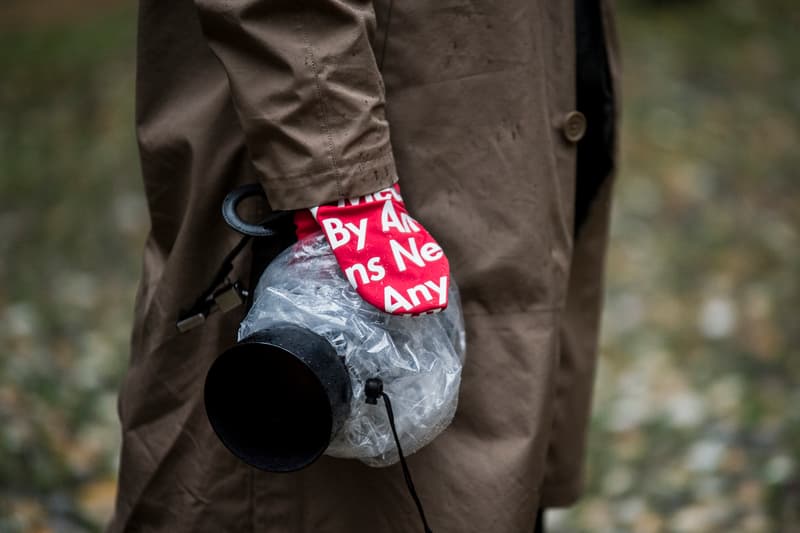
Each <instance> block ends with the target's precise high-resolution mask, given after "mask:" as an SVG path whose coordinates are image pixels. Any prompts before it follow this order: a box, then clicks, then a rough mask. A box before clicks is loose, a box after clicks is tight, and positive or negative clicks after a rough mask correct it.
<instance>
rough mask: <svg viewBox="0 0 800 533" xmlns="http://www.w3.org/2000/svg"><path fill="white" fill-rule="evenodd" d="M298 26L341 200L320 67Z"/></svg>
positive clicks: (339, 180) (338, 175) (340, 195)
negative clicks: (304, 45)
mask: <svg viewBox="0 0 800 533" xmlns="http://www.w3.org/2000/svg"><path fill="white" fill-rule="evenodd" d="M298 26H299V27H300V32H301V34H302V36H303V42H305V44H306V65H307V66H308V67H309V68H310V69H311V73H312V74H313V76H314V92H315V94H316V96H317V100H318V101H319V112H318V113H317V119H318V120H319V126H320V129H321V130H322V132H323V134H324V135H325V138H326V139H327V141H328V142H327V147H326V148H327V152H328V157H330V160H331V166H332V167H333V173H334V179H335V180H336V192H337V195H338V196H339V198H341V197H342V182H341V179H342V178H341V172H340V170H339V166H338V163H337V161H336V154H335V151H334V143H333V135H332V134H331V130H330V126H329V125H328V117H327V109H326V108H327V106H326V105H325V98H324V97H323V95H322V84H321V82H320V76H319V66H318V63H317V60H316V58H315V57H314V49H313V47H312V46H311V39H309V37H308V32H307V31H306V28H305V26H303V24H302V23H299V24H298Z"/></svg>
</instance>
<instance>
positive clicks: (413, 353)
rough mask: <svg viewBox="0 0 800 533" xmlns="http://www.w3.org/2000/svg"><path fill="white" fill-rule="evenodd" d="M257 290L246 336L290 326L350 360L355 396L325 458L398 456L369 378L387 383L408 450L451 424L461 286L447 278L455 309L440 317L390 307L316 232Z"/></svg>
mask: <svg viewBox="0 0 800 533" xmlns="http://www.w3.org/2000/svg"><path fill="white" fill-rule="evenodd" d="M254 296H255V297H254V303H253V307H252V308H251V309H250V312H249V313H248V314H247V316H246V317H245V319H244V320H243V321H242V324H241V327H240V329H239V340H241V339H243V338H245V337H247V336H249V335H250V334H252V333H254V332H255V331H258V330H262V329H267V328H270V326H271V325H277V324H281V323H287V322H288V323H292V324H296V325H300V326H303V327H306V328H308V329H309V330H311V331H313V332H314V333H317V334H318V335H321V336H323V337H325V338H326V339H327V340H328V342H330V343H331V344H332V345H333V347H334V348H335V349H336V352H337V353H338V355H340V356H341V357H343V358H344V361H345V365H346V367H347V370H348V373H349V374H350V381H351V385H352V389H353V400H352V402H351V406H350V415H349V417H348V418H347V420H346V422H345V423H344V426H343V427H342V428H341V430H340V431H339V432H338V433H337V434H336V435H335V436H334V437H333V439H332V440H331V443H330V446H329V447H328V449H327V450H326V452H325V453H326V454H327V455H331V456H334V457H347V458H356V459H360V460H361V461H363V462H364V463H366V464H368V465H370V466H387V465H390V464H393V463H395V462H397V461H398V460H399V456H398V453H397V448H396V446H395V443H394V439H393V436H392V433H391V428H390V426H389V421H388V418H387V415H386V411H385V410H384V409H383V406H382V405H381V404H379V405H369V404H367V403H366V402H365V397H364V384H365V382H366V380H367V379H369V378H380V379H381V380H382V381H383V384H384V391H385V392H386V393H387V394H388V395H389V397H390V398H391V401H392V406H393V409H394V414H395V422H396V424H397V431H398V434H399V437H400V443H401V445H402V447H403V452H404V453H405V454H411V453H414V452H416V451H417V450H419V449H420V448H422V447H423V446H425V445H426V444H428V443H429V442H431V441H432V440H433V439H434V438H435V437H436V436H437V435H439V433H441V432H442V431H443V430H444V429H445V428H446V427H447V426H448V425H449V424H450V422H451V421H452V419H453V415H454V414H455V411H456V405H457V402H458V389H459V385H460V383H461V368H462V366H463V362H464V353H465V343H466V339H465V333H464V323H463V318H462V315H461V305H460V300H459V297H458V289H457V288H456V286H455V283H453V282H451V284H450V293H449V305H448V307H447V309H445V310H444V311H442V312H440V313H435V314H432V315H424V316H419V317H403V316H397V315H389V314H386V313H383V312H381V311H379V310H378V309H376V308H375V307H373V306H371V305H370V304H368V303H366V302H364V300H362V299H361V297H360V296H358V294H357V293H356V291H355V290H354V289H353V288H352V287H351V286H350V284H349V283H348V282H347V280H346V279H345V277H344V276H343V274H342V272H341V270H340V268H339V265H338V264H337V262H336V258H335V257H334V255H333V252H332V251H331V249H330V246H329V245H328V243H327V241H326V240H325V237H324V236H323V235H322V234H321V233H319V234H316V235H313V236H310V237H307V238H305V239H303V240H301V241H299V242H297V243H295V244H294V245H292V246H290V247H289V248H287V249H286V250H284V251H283V252H282V253H281V254H280V255H278V257H277V258H275V260H273V261H272V263H270V265H269V266H268V267H267V269H266V270H265V271H264V273H263V274H262V276H261V280H260V281H259V283H258V286H257V287H256V292H255V295H254Z"/></svg>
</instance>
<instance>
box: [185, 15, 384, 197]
mask: <svg viewBox="0 0 800 533" xmlns="http://www.w3.org/2000/svg"><path fill="white" fill-rule="evenodd" d="M195 5H196V6H197V9H198V13H199V16H200V22H201V25H202V27H203V32H204V34H205V36H206V38H207V39H208V42H209V45H210V46H211V49H212V50H213V52H214V53H215V54H216V56H217V57H218V58H219V59H220V61H221V62H222V65H223V67H224V69H225V71H226V72H227V75H228V80H229V84H230V87H231V93H232V98H233V104H234V106H235V108H236V111H237V113H238V116H239V120H240V122H241V124H242V128H243V130H244V133H245V137H246V142H247V146H248V149H249V151H250V155H251V157H252V161H253V164H254V166H255V169H256V171H257V173H258V176H259V180H260V181H261V184H262V185H263V187H264V189H265V191H266V193H267V197H268V198H269V202H270V205H271V206H272V208H273V209H299V208H303V207H310V206H313V205H319V204H322V203H326V202H331V201H334V200H337V199H339V198H347V197H354V196H361V195H364V194H367V193H370V192H375V191H377V190H380V189H383V188H385V187H388V186H389V185H391V184H392V183H394V181H396V179H397V178H396V171H395V167H394V159H393V157H392V150H391V144H390V140H389V125H388V123H387V121H386V117H385V109H384V104H385V96H384V88H383V80H382V78H381V74H380V72H379V69H378V64H377V61H376V59H375V53H374V51H373V48H372V44H371V40H372V39H371V37H373V36H374V32H375V13H374V10H373V7H372V2H371V0H195Z"/></svg>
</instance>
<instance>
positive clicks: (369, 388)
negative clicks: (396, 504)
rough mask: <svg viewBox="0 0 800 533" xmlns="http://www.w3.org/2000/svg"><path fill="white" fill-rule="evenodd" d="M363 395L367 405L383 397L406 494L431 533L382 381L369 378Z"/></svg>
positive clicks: (426, 532) (427, 531)
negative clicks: (409, 496) (406, 490)
mask: <svg viewBox="0 0 800 533" xmlns="http://www.w3.org/2000/svg"><path fill="white" fill-rule="evenodd" d="M364 395H365V396H366V397H367V403H369V404H372V405H375V404H376V403H378V396H381V397H383V403H384V405H385V406H386V415H387V416H388V417H389V426H390V427H391V428H392V435H393V436H394V443H395V445H397V453H398V454H399V455H400V466H401V467H402V468H403V477H404V478H405V480H406V486H407V487H408V492H409V493H410V494H411V498H412V499H413V500H414V504H415V505H416V506H417V511H419V517H420V518H421V519H422V526H423V527H424V528H425V533H433V530H431V527H430V526H429V525H428V520H427V519H426V518H425V510H424V509H423V508H422V500H420V499H419V495H418V494H417V489H416V488H414V481H413V480H412V479H411V470H409V468H408V463H406V457H405V455H404V454H403V447H402V446H401V445H400V437H398V435H397V426H395V423H394V411H393V410H392V401H391V400H390V399H389V395H388V394H386V393H385V392H383V381H381V380H380V379H378V378H370V379H368V380H367V382H366V384H365V387H364Z"/></svg>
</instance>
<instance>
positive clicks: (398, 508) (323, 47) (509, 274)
mask: <svg viewBox="0 0 800 533" xmlns="http://www.w3.org/2000/svg"><path fill="white" fill-rule="evenodd" d="M615 50H616V46H615V43H614V30H613V21H612V16H611V8H610V6H609V4H608V3H607V1H606V0H577V1H575V0H573V1H560V2H554V1H552V0H506V1H503V2H496V1H490V0H475V1H471V2H461V1H455V2H433V1H423V0H409V1H405V2H393V0H374V1H372V2H369V1H365V0H317V1H313V2H312V1H306V0H293V1H291V2H290V1H278V0H194V1H189V0H175V1H171V2H164V1H160V0H140V4H139V40H138V76H137V99H136V122H137V136H138V142H139V148H140V154H141V165H142V172H143V175H144V182H145V191H146V195H147V200H148V207H149V213H150V217H151V224H152V229H151V232H150V234H149V236H148V238H147V242H146V245H145V249H144V260H143V272H142V279H141V284H140V288H139V292H138V294H137V300H136V313H135V324H134V333H133V339H132V354H131V359H130V365H129V369H128V371H127V374H126V377H125V379H124V382H123V385H122V388H121V391H120V396H119V415H120V420H121V425H122V435H123V439H122V452H121V461H120V471H119V491H118V496H117V501H116V509H115V513H114V516H113V519H112V521H111V523H110V525H109V527H108V531H109V532H112V533H118V532H134V531H135V532H141V531H168V532H170V533H182V532H192V533H203V532H214V533H219V532H221V531H230V532H249V531H258V532H260V533H278V532H291V533H303V532H312V531H313V532H332V533H336V532H347V533H354V532H361V531H364V532H366V531H379V532H381V533H392V532H397V533H399V532H404V533H405V532H409V531H415V530H419V524H418V516H417V514H416V510H415V508H414V503H413V502H412V500H411V499H410V498H409V496H408V494H407V492H406V487H405V484H404V481H403V478H402V475H401V474H400V473H399V470H398V467H396V466H392V467H388V468H382V469H376V468H370V467H367V466H365V465H363V464H361V463H358V462H356V461H348V460H338V459H333V458H329V457H323V458H322V459H320V460H319V461H317V462H316V463H315V464H314V465H312V466H311V467H309V468H307V469H305V470H302V471H300V472H297V473H293V474H285V475H280V474H269V473H264V472H261V471H258V470H254V469H252V468H250V467H249V466H247V465H245V464H244V463H242V462H241V461H239V460H237V459H236V458H235V457H234V456H233V455H232V454H230V453H229V452H228V451H227V450H226V449H225V448H224V446H223V445H222V444H221V443H220V442H219V441H218V439H217V438H216V437H215V436H214V434H213V432H212V430H211V428H210V426H209V423H208V420H207V418H206V413H205V411H204V407H203V399H202V391H203V380H204V377H205V373H206V371H207V370H208V368H209V366H210V365H211V363H212V361H213V360H214V358H215V356H216V355H217V354H219V353H220V352H221V351H222V350H223V349H224V348H225V347H227V346H229V345H231V344H232V343H233V342H234V341H235V335H236V330H237V325H238V322H239V321H240V320H241V318H242V316H243V311H244V310H243V308H242V307H240V308H238V309H236V310H233V311H228V312H225V313H222V312H220V313H215V314H212V315H209V316H208V318H207V319H206V320H205V323H204V324H203V325H202V327H197V328H194V329H191V330H189V331H185V332H181V331H179V330H178V329H177V328H176V320H177V318H178V317H179V316H180V313H181V311H182V310H183V309H186V308H187V307H188V306H190V305H191V304H192V300H193V299H194V298H195V297H196V296H197V293H198V291H199V290H202V288H203V287H205V286H206V285H207V284H208V283H209V281H210V280H211V279H212V278H213V276H214V274H215V270H216V268H217V267H218V265H219V260H220V258H222V257H224V256H225V254H226V253H227V252H228V251H229V250H230V249H231V247H232V246H233V245H234V244H235V243H236V242H237V239H238V237H237V234H236V233H235V232H233V231H231V230H230V228H229V227H228V226H227V225H226V224H225V222H224V221H223V219H222V217H221V216H220V205H221V203H222V200H223V198H224V197H225V196H226V194H227V193H228V192H229V191H231V190H232V189H234V188H236V187H239V186H242V185H245V184H248V183H254V182H257V183H259V184H260V185H261V186H262V187H263V190H264V192H265V193H266V197H267V199H268V202H269V207H270V208H271V209H273V210H297V211H302V210H306V209H308V208H313V207H315V206H321V205H326V204H330V203H331V202H336V201H338V200H342V199H347V198H351V199H352V198H356V197H360V196H363V195H367V194H370V193H374V192H376V191H379V190H383V189H386V188H387V187H390V186H391V185H392V184H394V183H395V182H396V181H398V180H399V184H400V186H401V188H402V194H403V198H404V200H405V203H406V205H407V207H408V211H409V212H410V213H411V215H413V217H414V219H415V220H416V221H418V222H419V223H420V224H421V225H423V226H424V228H425V229H426V230H428V231H429V232H430V234H431V235H432V236H433V237H434V238H435V239H436V242H438V243H439V244H440V245H441V247H442V248H443V250H444V252H445V254H446V257H447V259H448V260H449V267H450V272H451V274H452V277H453V279H454V280H455V281H456V282H457V284H458V285H459V287H460V290H461V297H462V303H463V310H464V314H465V318H466V328H467V335H468V340H467V343H468V352H467V359H466V365H465V368H464V373H463V382H462V388H461V394H460V400H459V407H458V411H457V413H456V416H455V419H454V421H453V423H452V425H451V426H450V427H449V428H448V429H447V430H446V431H445V432H444V433H443V434H442V435H441V436H440V437H438V438H437V439H436V440H435V441H434V442H433V443H432V444H430V445H429V446H427V447H425V448H423V449H422V450H421V451H419V452H417V453H416V454H414V455H412V456H410V457H409V463H410V466H411V469H412V471H413V475H414V483H415V485H416V489H417V491H418V493H419V495H420V497H421V499H422V500H423V501H424V503H425V512H426V514H427V516H428V520H429V522H430V525H431V528H432V529H433V530H434V531H436V532H437V533H447V532H451V533H464V532H473V531H474V532H492V533H512V532H513V533H518V532H525V531H533V530H534V529H535V528H536V527H537V525H536V524H537V517H538V522H541V512H540V511H541V509H544V508H547V507H557V506H565V505H569V504H571V503H573V502H574V501H575V500H576V499H577V498H578V497H579V495H580V492H581V479H582V464H583V455H584V448H585V439H586V426H587V420H588V413H589V405H590V397H591V390H592V381H593V375H594V368H595V359H596V351H597V336H598V322H599V316H600V307H601V293H602V275H603V261H604V259H603V256H604V253H605V248H606V242H607V232H608V219H609V208H610V194H611V188H612V183H613V180H612V177H611V176H612V168H613V161H614V152H615V141H614V138H615V133H614V132H615V124H616V120H615V115H616V110H617V108H618V106H617V105H616V103H615V92H614V90H613V86H614V84H613V81H614V80H615V78H616V73H617V61H616V54H615ZM250 254H251V252H250V251H249V249H248V250H245V251H244V252H243V253H242V254H240V255H239V257H238V258H237V259H236V261H235V262H234V270H233V272H234V274H235V276H237V277H238V278H239V279H247V277H248V276H249V275H250V273H251V272H250V271H251V269H252V257H251V255H250ZM538 527H539V529H541V524H540V525H539V526H538Z"/></svg>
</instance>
